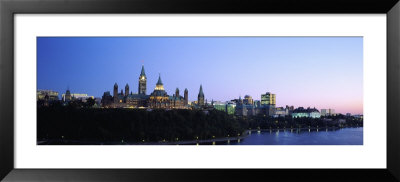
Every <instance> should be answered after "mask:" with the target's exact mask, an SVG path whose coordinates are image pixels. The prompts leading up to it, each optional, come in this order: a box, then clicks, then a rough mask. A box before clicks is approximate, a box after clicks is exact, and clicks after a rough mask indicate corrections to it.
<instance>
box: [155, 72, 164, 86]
mask: <svg viewBox="0 0 400 182" xmlns="http://www.w3.org/2000/svg"><path fill="white" fill-rule="evenodd" d="M156 85H163V83H162V81H161V74H158V81H157V84H156Z"/></svg>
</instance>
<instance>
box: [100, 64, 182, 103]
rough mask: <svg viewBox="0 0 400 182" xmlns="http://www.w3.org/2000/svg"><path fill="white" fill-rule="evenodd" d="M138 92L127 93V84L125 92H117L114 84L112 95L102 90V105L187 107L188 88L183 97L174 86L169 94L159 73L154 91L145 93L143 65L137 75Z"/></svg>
mask: <svg viewBox="0 0 400 182" xmlns="http://www.w3.org/2000/svg"><path fill="white" fill-rule="evenodd" d="M138 82H139V86H138V93H132V92H131V93H129V85H128V84H126V85H125V93H124V92H123V90H122V89H121V92H118V84H117V83H115V84H114V91H113V95H111V94H110V92H104V94H103V97H102V101H101V103H102V106H103V107H106V108H151V109H187V108H188V107H189V106H188V90H187V89H185V92H184V97H182V96H181V95H180V94H179V88H176V90H175V94H173V96H169V95H168V94H167V92H166V91H165V89H164V84H163V83H162V81H161V76H160V75H159V77H158V81H157V83H156V87H155V88H154V91H153V92H152V93H151V94H150V95H146V91H147V77H146V73H145V71H144V66H142V70H141V72H140V76H139V81H138Z"/></svg>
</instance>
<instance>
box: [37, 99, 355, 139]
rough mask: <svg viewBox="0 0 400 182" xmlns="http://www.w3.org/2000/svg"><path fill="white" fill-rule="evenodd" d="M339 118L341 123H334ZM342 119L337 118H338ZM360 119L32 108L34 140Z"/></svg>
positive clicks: (208, 133) (175, 135) (238, 130)
mask: <svg viewBox="0 0 400 182" xmlns="http://www.w3.org/2000/svg"><path fill="white" fill-rule="evenodd" d="M339 119H344V120H345V121H346V122H344V123H343V122H338V121H339ZM342 121H343V120H342ZM362 124H363V122H362V119H360V118H354V117H346V116H343V115H338V116H331V117H330V118H291V117H290V116H288V117H278V118H273V117H266V116H264V115H257V116H250V117H245V116H234V115H228V114H227V113H225V112H223V111H218V110H207V111H204V110H188V109H173V110H151V111H148V110H145V109H123V108H116V109H111V108H107V109H105V108H91V107H84V105H83V106H80V107H76V105H75V104H70V105H66V106H64V105H62V104H52V105H50V106H48V107H42V106H41V107H38V111H37V138H38V140H61V139H63V140H77V141H96V142H111V141H125V142H132V143H135V142H160V141H182V140H197V139H198V140H204V139H212V138H221V137H228V136H230V137H232V136H237V135H238V134H242V133H243V132H244V131H245V130H247V129H276V128H307V127H313V128H316V127H320V128H323V127H352V126H362Z"/></svg>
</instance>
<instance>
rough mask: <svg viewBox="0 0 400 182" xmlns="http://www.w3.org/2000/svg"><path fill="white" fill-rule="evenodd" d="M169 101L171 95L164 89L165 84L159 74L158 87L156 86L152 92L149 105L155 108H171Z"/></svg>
mask: <svg viewBox="0 0 400 182" xmlns="http://www.w3.org/2000/svg"><path fill="white" fill-rule="evenodd" d="M169 101H170V100H169V96H168V94H167V92H166V91H165V90H164V85H163V83H162V81H161V76H160V75H159V76H158V81H157V84H156V88H154V91H153V92H152V93H151V94H150V100H149V106H150V108H155V109H161V108H163V109H169V108H171V106H170V102H169Z"/></svg>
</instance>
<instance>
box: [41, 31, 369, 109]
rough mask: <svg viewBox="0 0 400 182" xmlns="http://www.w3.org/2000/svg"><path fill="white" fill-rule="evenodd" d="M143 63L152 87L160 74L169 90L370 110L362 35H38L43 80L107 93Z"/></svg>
mask: <svg viewBox="0 0 400 182" xmlns="http://www.w3.org/2000/svg"><path fill="white" fill-rule="evenodd" d="M142 64H143V65H144V67H145V71H146V76H147V94H150V93H151V92H152V91H153V90H154V88H155V84H156V82H157V79H158V74H159V73H160V74H161V79H162V81H163V83H164V88H165V90H166V92H167V93H168V94H169V95H172V94H174V93H175V89H176V88H177V87H178V88H179V89H180V92H181V94H182V95H183V90H184V89H185V88H187V89H188V90H189V100H190V101H194V100H197V94H198V92H199V87H200V84H202V85H203V91H204V95H205V98H206V99H207V100H208V101H211V100H212V99H213V100H214V101H227V100H232V99H235V98H239V96H242V98H243V97H244V96H245V95H250V96H252V97H253V99H254V100H260V98H261V94H263V93H265V92H272V93H275V94H276V105H277V107H279V106H285V105H293V106H295V107H299V106H302V107H316V108H317V109H319V110H320V109H328V108H332V109H335V110H336V112H339V113H343V114H345V113H347V112H350V113H352V114H362V113H363V39H362V37H38V38H37V71H38V73H37V87H38V89H48V90H54V91H58V92H59V95H60V97H61V94H63V93H65V91H66V89H67V88H68V87H69V89H70V90H71V93H87V94H88V95H92V96H95V97H101V96H102V95H103V93H104V92H105V91H110V92H111V93H112V90H113V86H114V83H117V84H118V86H119V91H120V90H121V89H123V88H124V87H125V84H126V83H128V84H129V87H130V91H133V92H136V93H137V91H138V78H139V75H140V70H141V66H142Z"/></svg>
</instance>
